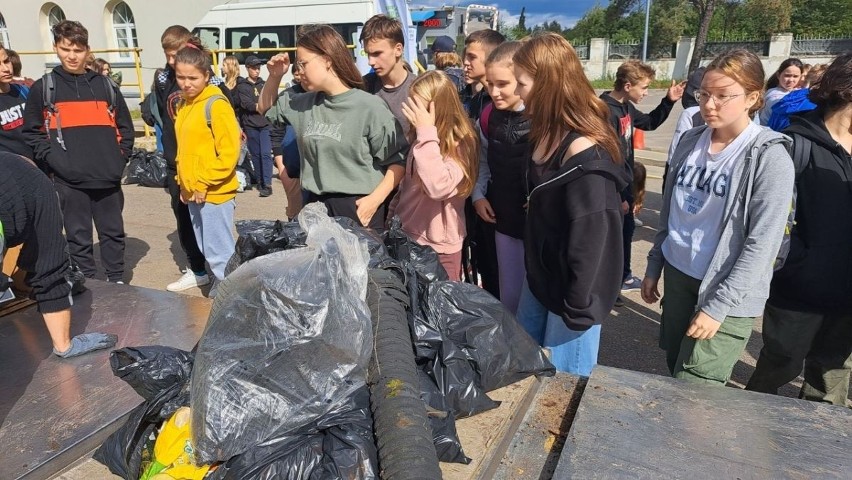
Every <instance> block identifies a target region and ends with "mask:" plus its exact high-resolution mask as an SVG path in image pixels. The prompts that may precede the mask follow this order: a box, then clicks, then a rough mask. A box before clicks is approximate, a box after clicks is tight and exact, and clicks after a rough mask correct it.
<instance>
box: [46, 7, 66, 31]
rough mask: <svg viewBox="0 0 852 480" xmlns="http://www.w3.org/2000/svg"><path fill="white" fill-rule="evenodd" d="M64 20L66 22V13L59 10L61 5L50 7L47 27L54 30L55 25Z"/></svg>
mask: <svg viewBox="0 0 852 480" xmlns="http://www.w3.org/2000/svg"><path fill="white" fill-rule="evenodd" d="M63 20H65V12H63V11H62V9H61V8H59V5H54V6H52V7H50V11H48V12H47V26H48V27H50V28H53V26H54V25H56V24H57V23H59V22H61V21H63ZM51 36H52V34H51Z"/></svg>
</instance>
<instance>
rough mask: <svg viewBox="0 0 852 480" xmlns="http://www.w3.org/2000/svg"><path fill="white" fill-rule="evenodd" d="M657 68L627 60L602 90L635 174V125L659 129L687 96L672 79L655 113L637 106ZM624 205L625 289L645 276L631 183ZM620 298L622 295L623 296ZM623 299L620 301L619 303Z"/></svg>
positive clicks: (637, 284) (624, 193)
mask: <svg viewBox="0 0 852 480" xmlns="http://www.w3.org/2000/svg"><path fill="white" fill-rule="evenodd" d="M654 76H655V72H654V68H653V67H651V66H650V65H647V64H645V63H642V62H640V61H638V60H631V61H628V62H624V63H623V64H621V66H619V67H618V71H617V72H616V74H615V89H614V90H613V91H611V92H604V93H602V94H601V99H602V100H603V101H604V102H606V104H607V106H609V111H610V123H611V124H612V127H613V128H614V129H615V133H616V134H617V135H618V138H619V140H620V141H621V150H622V152H623V153H624V165H625V166H626V168H627V169H628V171H629V172H630V175H631V177H632V176H633V161H634V157H633V129H634V128H639V129H641V130H656V129H657V127H659V126H660V125H662V124H663V122H665V121H666V119H667V118H668V117H669V113H671V111H672V107H674V104H675V102H677V101H678V100H680V98H681V97H682V96H683V90H684V88H685V87H686V82H681V83H679V84H676V83H675V82H674V80H672V85H671V87H670V88H669V90H668V92H667V94H666V96H665V97H664V98H663V100H662V101H661V102H660V105H659V106H657V108H655V109H654V110H652V111H651V113H642V112H640V111H639V110H636V107H634V106H633V104H634V103H639V102H641V101H642V99H643V98H645V97H646V96H648V87H649V86H650V85H651V82H652V81H653V80H654ZM621 200H622V202H621V209H622V212H623V213H624V227H623V230H622V234H623V239H624V278H623V279H622V281H623V284H622V286H621V290H622V291H629V290H639V288H640V287H641V285H642V280H641V279H639V278H637V277H635V276H633V272H632V271H631V269H630V248H631V245H632V243H633V231H634V230H635V229H636V225H635V223H634V218H633V203H634V198H633V189H632V186H628V187H627V188H625V189H624V191H622V192H621ZM619 301H620V298H619ZM618 305H619V303H616V306H618Z"/></svg>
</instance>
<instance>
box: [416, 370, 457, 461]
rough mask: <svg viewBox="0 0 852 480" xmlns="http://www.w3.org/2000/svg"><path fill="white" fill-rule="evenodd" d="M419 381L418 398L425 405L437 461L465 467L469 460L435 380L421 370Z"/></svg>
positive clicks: (454, 417)
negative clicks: (459, 464)
mask: <svg viewBox="0 0 852 480" xmlns="http://www.w3.org/2000/svg"><path fill="white" fill-rule="evenodd" d="M418 374H419V380H420V398H422V399H423V401H424V402H425V403H426V405H427V414H428V418H429V426H430V427H432V442H433V443H434V444H435V450H436V451H437V452H438V460H440V461H442V462H448V463H461V464H464V465H467V464H469V463H470V458H468V457H467V455H465V454H464V451H463V450H462V445H461V441H460V440H459V434H458V431H457V430H456V416H455V414H454V413H453V412H452V411H451V410H450V409H449V408H448V407H447V400H446V398H445V397H444V394H443V393H441V390H440V389H438V385H436V384H435V380H433V379H432V377H430V376H429V374H428V373H426V372H425V371H423V370H419V371H418Z"/></svg>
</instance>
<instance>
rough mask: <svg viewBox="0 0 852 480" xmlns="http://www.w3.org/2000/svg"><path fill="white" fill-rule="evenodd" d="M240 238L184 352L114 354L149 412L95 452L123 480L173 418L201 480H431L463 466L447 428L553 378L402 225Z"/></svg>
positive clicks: (252, 232)
mask: <svg viewBox="0 0 852 480" xmlns="http://www.w3.org/2000/svg"><path fill="white" fill-rule="evenodd" d="M237 231H238V233H239V239H238V241H237V249H236V253H235V255H234V257H233V258H232V259H231V262H230V263H229V265H228V275H227V276H226V279H225V280H224V281H223V282H222V283H221V284H220V285H219V291H218V294H217V296H216V298H215V301H214V303H213V307H212V310H211V312H210V317H209V320H208V323H207V326H206V328H205V331H204V333H203V335H202V337H201V340H200V341H199V342H198V345H197V346H196V348H195V349H194V350H193V352H184V351H180V350H177V349H172V348H168V347H159V346H155V347H140V348H124V349H121V350H116V351H114V352H112V356H111V363H112V367H113V371H114V373H115V374H116V375H117V376H119V377H121V378H123V379H124V380H125V381H127V382H128V383H130V385H131V386H132V387H133V388H134V389H135V390H136V391H137V392H138V393H139V394H140V395H142V396H143V397H144V399H145V403H143V404H142V405H140V406H139V407H138V408H137V409H136V410H134V411H133V412H132V413H131V415H130V418H129V420H128V421H127V423H126V424H125V425H124V426H123V427H122V428H121V429H119V430H118V431H117V432H116V433H114V434H113V435H112V436H110V437H109V438H108V439H107V440H106V441H105V442H104V444H103V445H102V446H101V447H100V448H99V449H98V451H97V452H96V453H95V459H96V460H98V461H100V462H102V463H104V464H105V465H107V466H108V467H109V469H110V470H111V471H112V472H113V473H115V474H117V475H120V476H122V477H123V478H127V479H131V478H132V479H138V478H140V472H142V471H144V470H145V466H146V462H150V461H151V455H152V454H151V448H152V443H153V440H154V438H155V437H156V433H157V429H158V426H159V425H161V424H162V423H163V421H164V420H166V419H168V418H169V417H170V416H171V415H172V414H173V413H174V412H175V411H176V410H177V409H178V408H179V407H182V406H190V407H191V431H192V443H193V445H192V448H193V452H192V453H193V456H194V459H195V463H196V464H208V465H212V466H213V467H212V468H211V470H210V472H209V473H207V474H206V476H205V477H204V478H209V479H264V480H266V479H278V478H298V479H318V478H352V479H372V478H440V471H439V470H438V468H437V461H436V460H440V461H445V462H457V463H468V462H469V461H470V460H469V459H468V458H467V457H466V456H465V454H464V452H463V451H462V447H461V444H460V442H459V439H458V435H457V433H456V427H455V420H456V419H457V418H462V417H466V416H471V415H475V414H477V413H481V412H484V411H486V410H489V409H492V408H495V407H497V406H498V403H497V402H495V401H493V400H491V399H490V398H489V397H488V395H487V392H489V391H492V390H495V389H497V388H500V387H503V386H506V385H509V384H512V383H514V382H517V381H518V380H521V379H523V378H526V377H528V376H531V375H552V374H553V373H554V369H553V366H552V365H551V364H550V362H549V361H548V360H547V358H546V357H545V356H544V354H543V352H542V350H541V349H540V348H539V346H538V345H537V344H536V343H535V341H533V340H532V338H530V337H529V335H527V334H526V332H525V331H524V330H523V328H522V327H521V326H520V325H519V324H518V323H517V321H516V320H515V318H514V316H513V315H512V314H511V313H509V312H508V311H507V310H506V309H505V308H504V307H503V306H502V304H501V303H500V302H499V301H498V300H496V299H494V298H493V297H492V296H491V295H490V294H489V293H487V292H486V291H484V290H482V289H480V288H478V287H476V286H473V285H469V284H464V283H458V282H450V281H447V277H446V273H445V272H444V270H443V268H442V267H441V265H440V263H439V262H438V257H437V254H435V252H434V251H432V250H431V249H430V248H428V247H422V246H420V245H417V244H416V243H414V242H412V241H411V240H409V239H408V238H407V237H406V236H405V235H404V234H403V233H402V231H401V230H400V228H399V226H398V225H393V226H392V228H390V230H389V231H387V232H385V233H384V234H383V235H381V236H379V235H377V234H375V233H374V232H372V231H369V230H366V229H364V228H361V227H360V226H356V225H355V224H354V222H352V221H350V220H348V219H342V218H334V219H332V218H330V217H328V215H327V214H326V213H325V209H324V207H323V206H322V205H320V204H311V205H308V206H306V207H305V208H304V209H303V211H302V213H300V215H299V218H298V223H296V222H280V221H260V220H253V221H243V222H238V223H237ZM394 335H396V337H395V338H396V340H393V339H392V337H394ZM394 342H395V343H394ZM391 406H392V408H391ZM393 409H398V410H393ZM392 410H393V411H392ZM430 456H431V457H432V458H431V462H432V464H433V465H430V464H429V462H430V458H429V457H430ZM419 463H422V465H420V464H419ZM406 471H407V472H408V473H405V472H406ZM411 475H414V476H413V477H412V476H411Z"/></svg>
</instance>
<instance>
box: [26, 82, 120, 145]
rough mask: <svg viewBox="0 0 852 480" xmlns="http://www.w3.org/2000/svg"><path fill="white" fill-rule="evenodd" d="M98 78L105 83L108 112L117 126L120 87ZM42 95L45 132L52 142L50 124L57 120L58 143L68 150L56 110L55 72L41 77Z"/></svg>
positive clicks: (57, 110)
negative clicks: (116, 92)
mask: <svg viewBox="0 0 852 480" xmlns="http://www.w3.org/2000/svg"><path fill="white" fill-rule="evenodd" d="M98 76H99V77H101V78H102V79H103V81H104V86H105V87H106V92H107V96H108V99H107V101H108V103H107V111H108V112H109V117H110V118H111V119H112V124H113V126H115V89H117V88H118V85H116V83H115V82H114V81H113V80H112V79H111V78H109V77H108V76H106V75H98ZM41 95H42V102H43V104H44V110H45V116H44V131H45V132H46V133H47V137H48V140H50V123H51V121H53V120H55V121H56V141H57V142H59V145H61V146H62V150H67V149H66V148H65V140H64V139H63V138H62V118H60V115H59V109H57V108H56V82H55V81H54V79H53V72H48V73H45V74H44V76H42V77H41Z"/></svg>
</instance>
